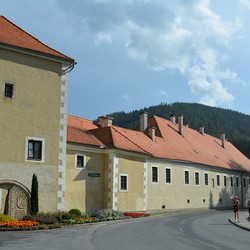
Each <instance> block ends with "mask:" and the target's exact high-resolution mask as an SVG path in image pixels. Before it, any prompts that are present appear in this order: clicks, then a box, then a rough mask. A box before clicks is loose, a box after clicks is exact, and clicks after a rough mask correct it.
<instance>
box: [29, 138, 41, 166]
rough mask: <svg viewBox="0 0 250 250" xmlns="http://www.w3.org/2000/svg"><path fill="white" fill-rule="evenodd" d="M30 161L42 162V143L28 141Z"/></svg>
mask: <svg viewBox="0 0 250 250" xmlns="http://www.w3.org/2000/svg"><path fill="white" fill-rule="evenodd" d="M28 160H37V161H40V160H42V141H37V140H29V141H28Z"/></svg>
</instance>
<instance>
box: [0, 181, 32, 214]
mask: <svg viewBox="0 0 250 250" xmlns="http://www.w3.org/2000/svg"><path fill="white" fill-rule="evenodd" d="M0 192H1V195H0V199H1V201H0V203H1V211H0V212H1V213H4V214H8V215H10V216H12V217H13V218H15V219H22V218H23V217H24V216H25V215H27V214H29V212H30V192H29V190H28V189H27V188H26V187H25V186H23V185H22V184H21V183H18V182H16V181H9V180H8V181H0Z"/></svg>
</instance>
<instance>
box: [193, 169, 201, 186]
mask: <svg viewBox="0 0 250 250" xmlns="http://www.w3.org/2000/svg"><path fill="white" fill-rule="evenodd" d="M194 177H195V185H200V175H199V172H195V173H194Z"/></svg>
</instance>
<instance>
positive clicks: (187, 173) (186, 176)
mask: <svg viewBox="0 0 250 250" xmlns="http://www.w3.org/2000/svg"><path fill="white" fill-rule="evenodd" d="M184 183H185V184H187V185H188V184H189V171H187V170H185V172H184Z"/></svg>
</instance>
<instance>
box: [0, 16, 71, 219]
mask: <svg viewBox="0 0 250 250" xmlns="http://www.w3.org/2000/svg"><path fill="white" fill-rule="evenodd" d="M0 23H1V27H3V29H2V28H1V32H2V33H4V31H6V36H4V35H5V34H1V35H2V36H1V39H3V41H1V45H0V55H1V56H0V152H1V153H0V173H1V176H0V213H8V214H10V215H12V216H14V217H16V218H21V217H22V216H23V215H25V214H27V213H28V212H29V207H30V204H29V197H30V190H31V181H32V176H33V174H36V175H37V177H38V183H39V208H40V210H41V211H43V210H44V211H55V210H57V209H64V190H65V169H66V159H65V154H66V129H67V125H66V123H67V122H66V120H67V88H68V86H67V85H68V82H67V81H68V76H67V75H68V73H67V70H69V68H70V67H72V65H73V64H74V60H73V59H70V58H68V57H66V56H64V55H62V54H60V53H59V52H57V51H54V50H53V49H50V48H49V47H47V46H46V45H44V44H42V43H41V42H39V41H38V40H36V39H34V38H33V37H32V36H30V35H29V34H27V33H25V32H24V31H22V30H21V29H19V28H18V27H17V26H15V25H14V24H12V23H11V22H10V21H9V20H7V19H6V18H4V17H3V16H1V17H0ZM15 33H18V34H19V37H20V40H19V41H15V39H13V37H12V35H14V34H15ZM13 42H14V43H13ZM15 42H16V43H15ZM26 46H27V47H26ZM36 48H37V50H36Z"/></svg>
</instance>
